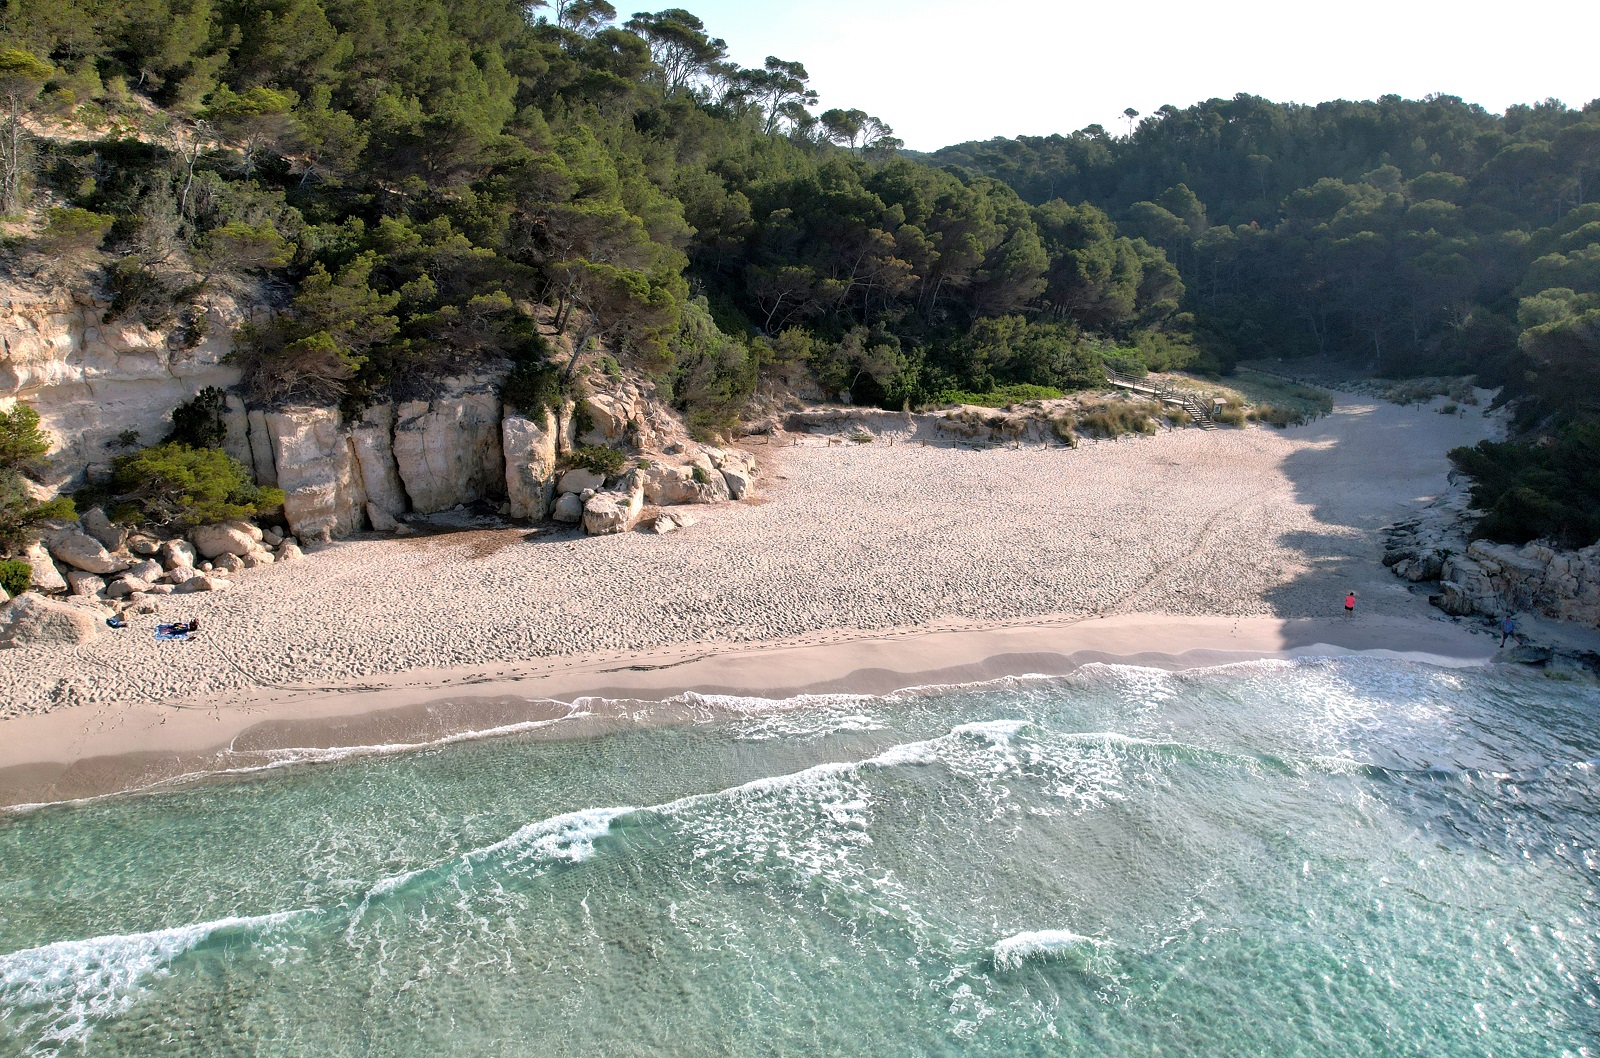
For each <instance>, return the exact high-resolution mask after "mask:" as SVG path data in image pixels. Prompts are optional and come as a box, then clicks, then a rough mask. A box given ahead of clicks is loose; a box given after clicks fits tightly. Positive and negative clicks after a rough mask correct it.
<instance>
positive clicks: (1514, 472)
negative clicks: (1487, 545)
mask: <svg viewBox="0 0 1600 1058" xmlns="http://www.w3.org/2000/svg"><path fill="white" fill-rule="evenodd" d="M1450 461H1451V462H1452V463H1454V464H1455V465H1456V467H1457V468H1458V469H1459V470H1461V471H1462V472H1463V473H1465V474H1467V475H1469V476H1470V477H1471V478H1472V479H1473V483H1472V505H1473V506H1474V507H1476V508H1477V509H1478V510H1481V511H1485V512H1487V513H1486V515H1485V517H1484V518H1483V520H1482V521H1480V522H1479V523H1478V525H1477V528H1476V529H1475V530H1474V534H1473V535H1475V536H1480V537H1487V538H1488V539H1490V540H1494V541H1497V542H1499V543H1503V544H1525V543H1527V542H1528V541H1530V540H1538V539H1549V540H1553V541H1555V542H1556V543H1557V544H1558V545H1560V546H1564V547H1588V546H1589V545H1590V544H1593V543H1594V542H1595V541H1596V540H1600V469H1597V468H1600V422H1592V421H1591V422H1584V423H1577V424H1574V425H1571V426H1568V427H1566V428H1565V429H1563V430H1562V431H1561V432H1560V433H1558V434H1556V435H1555V437H1554V438H1552V439H1550V440H1549V441H1548V442H1546V443H1541V444H1519V443H1516V442H1509V441H1508V442H1496V441H1483V442H1481V443H1479V444H1478V445H1477V446H1476V447H1473V448H1457V449H1455V450H1454V451H1452V452H1451V453H1450Z"/></svg>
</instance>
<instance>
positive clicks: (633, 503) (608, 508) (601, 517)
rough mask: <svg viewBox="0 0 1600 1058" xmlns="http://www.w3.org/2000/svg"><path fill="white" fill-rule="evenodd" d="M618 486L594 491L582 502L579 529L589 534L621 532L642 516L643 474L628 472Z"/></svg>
mask: <svg viewBox="0 0 1600 1058" xmlns="http://www.w3.org/2000/svg"><path fill="white" fill-rule="evenodd" d="M622 486H623V487H622V489H621V490H620V491H614V492H598V493H595V494H594V495H593V496H592V497H590V498H588V499H587V500H585V501H584V505H583V531H584V532H585V533H588V534H589V535H590V536H608V535H610V534H613V533H625V532H627V531H628V530H630V529H632V528H633V527H634V526H636V525H638V524H639V519H640V518H641V517H643V516H644V475H643V474H642V473H641V472H640V471H637V470H634V471H630V472H629V473H628V475H627V476H626V477H625V478H623V481H622Z"/></svg>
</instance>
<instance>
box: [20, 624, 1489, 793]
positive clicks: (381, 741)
mask: <svg viewBox="0 0 1600 1058" xmlns="http://www.w3.org/2000/svg"><path fill="white" fill-rule="evenodd" d="M1494 653H1495V647H1494V643H1493V640H1492V638H1489V637H1484V636H1481V635H1474V634H1473V632H1472V631H1471V626H1468V625H1457V624H1454V623H1451V622H1449V621H1447V620H1442V619H1434V618H1427V617H1396V616H1366V617H1360V618H1357V619H1355V620H1346V619H1338V618H1333V619H1328V618H1298V619H1294V618H1289V619H1286V618H1276V617H1226V616H1209V617H1208V616H1173V615H1166V614H1159V613H1133V614H1119V615H1115V616H1109V617H1096V616H1078V617H1071V616H1061V617H1056V618H1035V619H1021V620H1017V621H1001V622H973V621H945V622H938V623H934V624H930V625H924V626H919V627H912V628H904V629H892V630H879V631H872V632H862V633H852V632H849V631H842V630H835V631H831V632H819V633H811V634H807V635H804V636H800V637H796V638H794V639H791V640H787V641H779V642H768V643H763V644H756V645H751V644H725V643H706V642H701V643H686V644H680V645H677V646H672V647H665V648H660V649H655V650H649V651H643V652H633V653H624V652H613V653H605V654H594V655H589V656H586V657H579V658H571V657H555V658H549V659H542V660H537V661H528V662H517V663H500V664H489V665H475V666H461V667H454V668H446V669H414V670H410V671H408V672H405V673H401V674H398V675H394V676H389V677H383V678H380V679H370V678H369V679H364V680H353V681H349V682H347V683H344V684H336V685H333V686H326V687H312V686H302V687H279V688H273V689H267V690H263V691H257V692H254V693H249V694H241V695H214V696H210V697H204V698H196V699H188V700H177V701H173V702H167V703H148V702H134V703H124V704H112V703H99V704H90V705H82V706H72V707H68V708H64V709H58V710H53V711H51V712H47V713H42V714H32V715H27V716H20V717H14V718H11V719H9V720H6V721H4V722H3V723H0V732H3V733H4V734H5V735H7V736H8V737H7V738H6V739H4V741H3V742H0V809H8V810H13V811H15V810H26V809H32V808H36V807H44V806H47V805H51V804H59V803H63V802H72V801H82V800H85V799H92V798H98V797H104V796H110V795H116V794H130V793H135V792H141V791H150V790H153V789H159V788H168V787H171V786H173V785H175V784H178V783H187V782H190V781H199V780H202V779H204V778H206V777H208V776H220V775H227V774H238V773H247V772H254V771H264V770H273V769H276V768H282V767H288V766H296V765H302V764H314V763H326V762H331V761H335V760H339V759H346V758H348V757H351V756H358V755H370V754H384V753H399V752H411V751H415V750H420V749H425V748H428V747H432V746H439V745H442V744H448V743H451V742H460V741H468V740H476V739H481V738H491V737H503V736H508V735H513V734H523V735H528V736H531V737H541V738H577V737H586V736H590V735H595V734H601V733H604V732H606V731H610V730H617V729H620V728H622V727H626V726H631V725H635V724H639V723H656V724H671V723H684V722H690V721H693V720H695V719H699V718H704V717H705V716H707V715H709V714H714V713H715V712H716V710H715V708H714V707H711V706H708V705H707V704H705V703H704V702H699V701H691V700H687V699H685V697H684V696H686V695H691V694H692V695H701V696H729V697H749V698H761V699H767V700H774V701H782V700H787V699H793V698H797V697H800V696H802V695H820V694H857V695H881V694H890V693H893V692H896V691H905V690H911V689H915V688H919V687H946V686H959V685H969V684H979V683H986V682H993V681H997V680H1000V679H1004V678H1007V677H1021V676H1045V677H1052V676H1065V675H1069V674H1070V673H1071V672H1073V671H1075V670H1077V669H1079V668H1081V667H1083V666H1084V665H1088V664H1093V663H1112V664H1128V665H1137V666H1145V667H1152V668H1165V669H1174V670H1176V669H1192V668H1208V667H1214V666H1219V665H1226V664H1232V663H1237V662H1243V661H1252V660H1263V659H1288V658H1295V657H1308V656H1347V655H1352V654H1362V655H1367V656H1373V657H1385V658H1392V659H1397V660H1408V661H1416V662H1423V663H1427V664H1435V665H1444V666H1474V665H1482V664H1485V663H1487V662H1488V661H1489V660H1490V659H1491V658H1492V657H1493V655H1494ZM729 715H732V714H731V713H730V714H729Z"/></svg>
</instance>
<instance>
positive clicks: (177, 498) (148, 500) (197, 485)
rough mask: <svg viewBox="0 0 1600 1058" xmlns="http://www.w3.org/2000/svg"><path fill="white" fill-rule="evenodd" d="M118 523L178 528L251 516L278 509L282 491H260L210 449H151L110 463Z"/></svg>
mask: <svg viewBox="0 0 1600 1058" xmlns="http://www.w3.org/2000/svg"><path fill="white" fill-rule="evenodd" d="M112 468H113V469H112V474H111V491H112V495H113V502H114V504H115V510H114V511H113V517H114V518H116V520H118V521H137V522H146V523H150V524H154V525H161V526H170V527H173V528H178V529H187V528H192V527H193V526H197V525H210V524H213V523H216V522H225V521H228V520H229V519H232V518H250V517H253V516H255V515H257V514H260V513H261V512H263V511H269V510H271V509H273V508H274V507H280V506H282V505H283V492H282V490H280V489H274V488H259V487H258V486H256V485H255V484H254V483H253V482H252V481H251V480H250V473H249V471H247V470H245V468H244V465H243V464H241V463H240V462H239V461H238V460H237V459H234V458H233V457H232V456H230V455H228V454H227V453H226V452H223V451H221V450H219V449H215V448H194V447H191V446H189V445H186V444H180V443H178V442H170V443H167V444H160V445H156V446H155V447H154V448H146V449H144V450H143V451H141V452H135V453H133V454H131V455H125V456H118V457H117V458H116V460H115V461H113V463H112Z"/></svg>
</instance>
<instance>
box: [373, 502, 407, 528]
mask: <svg viewBox="0 0 1600 1058" xmlns="http://www.w3.org/2000/svg"><path fill="white" fill-rule="evenodd" d="M367 520H368V521H369V522H371V523H372V528H373V529H375V530H377V531H378V532H380V533H392V532H394V531H395V530H396V529H398V528H400V523H399V522H398V521H397V520H396V519H395V516H394V515H392V514H390V513H389V512H388V511H386V510H384V509H383V508H382V507H380V506H378V505H377V504H376V503H371V502H368V504H367Z"/></svg>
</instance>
